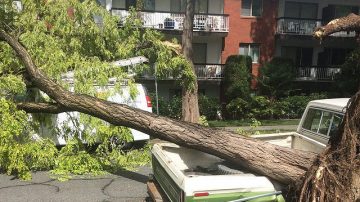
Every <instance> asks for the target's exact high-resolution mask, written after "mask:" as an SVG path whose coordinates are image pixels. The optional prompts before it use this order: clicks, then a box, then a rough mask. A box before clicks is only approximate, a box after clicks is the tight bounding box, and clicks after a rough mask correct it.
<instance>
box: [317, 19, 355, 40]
mask: <svg viewBox="0 0 360 202" xmlns="http://www.w3.org/2000/svg"><path fill="white" fill-rule="evenodd" d="M341 31H356V32H359V31H360V16H359V15H355V14H353V13H351V14H349V15H348V16H346V17H342V18H339V19H335V20H332V21H330V22H329V23H328V24H327V25H325V26H322V27H318V28H317V29H316V30H315V32H314V37H315V38H318V39H323V38H324V37H326V36H329V35H331V34H333V33H336V32H341Z"/></svg>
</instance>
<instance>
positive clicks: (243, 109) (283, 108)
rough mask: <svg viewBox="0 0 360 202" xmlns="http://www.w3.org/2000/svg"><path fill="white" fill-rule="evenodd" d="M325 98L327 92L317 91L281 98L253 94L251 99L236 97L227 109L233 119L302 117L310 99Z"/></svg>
mask: <svg viewBox="0 0 360 202" xmlns="http://www.w3.org/2000/svg"><path fill="white" fill-rule="evenodd" d="M325 98H327V95H326V94H317V93H314V94H310V95H296V96H289V97H286V98H283V99H280V100H274V99H269V98H268V97H265V96H253V97H251V100H250V101H246V100H244V99H242V98H236V99H233V100H232V101H231V102H230V103H229V104H228V105H227V106H226V110H227V113H228V114H229V115H231V116H230V117H229V118H231V119H248V118H256V119H278V118H300V117H301V115H302V113H303V112H304V110H305V108H306V105H307V103H308V102H309V101H311V100H318V99H325Z"/></svg>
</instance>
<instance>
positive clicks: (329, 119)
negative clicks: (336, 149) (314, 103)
mask: <svg viewBox="0 0 360 202" xmlns="http://www.w3.org/2000/svg"><path fill="white" fill-rule="evenodd" d="M342 119H343V115H342V114H338V113H335V112H330V111H326V110H323V109H316V108H310V109H309V110H308V112H307V114H306V117H305V120H304V122H303V125H302V128H303V129H306V130H309V131H312V132H314V133H317V134H321V135H324V136H326V137H329V136H331V135H332V134H334V133H336V132H337V131H338V128H339V124H340V123H341V121H342Z"/></svg>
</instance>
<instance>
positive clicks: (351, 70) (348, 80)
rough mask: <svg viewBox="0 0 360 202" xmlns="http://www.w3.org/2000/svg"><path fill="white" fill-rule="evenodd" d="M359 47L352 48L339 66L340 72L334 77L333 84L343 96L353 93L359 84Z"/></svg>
mask: <svg viewBox="0 0 360 202" xmlns="http://www.w3.org/2000/svg"><path fill="white" fill-rule="evenodd" d="M359 75H360V48H358V49H356V50H354V51H353V52H351V53H350V54H349V56H348V57H347V58H346V60H345V63H344V64H343V65H342V66H341V72H340V73H339V74H337V75H336V77H335V84H336V85H337V87H338V88H339V92H342V93H343V96H346V97H348V96H351V95H354V94H355V93H356V92H357V91H358V88H359V85H360V77H359Z"/></svg>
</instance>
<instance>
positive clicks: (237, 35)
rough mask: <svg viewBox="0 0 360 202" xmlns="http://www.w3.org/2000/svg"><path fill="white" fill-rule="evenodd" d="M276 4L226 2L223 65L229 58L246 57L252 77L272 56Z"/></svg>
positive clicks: (249, 0)
mask: <svg viewBox="0 0 360 202" xmlns="http://www.w3.org/2000/svg"><path fill="white" fill-rule="evenodd" d="M277 7H278V2H277V0H225V1H224V11H225V13H227V14H229V18H230V19H229V21H230V22H229V34H228V36H227V37H226V38H225V47H224V51H223V53H222V62H223V63H225V62H226V59H227V57H228V56H230V55H236V54H240V55H249V56H250V57H251V58H252V62H253V65H252V74H253V75H255V76H258V70H259V67H260V66H261V64H263V63H264V62H266V61H269V60H270V59H271V58H272V57H273V56H274V53H275V31H276V18H277Z"/></svg>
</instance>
